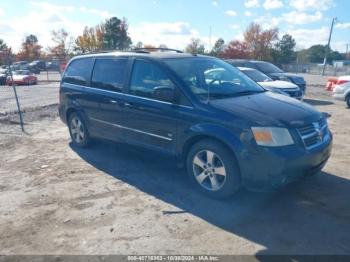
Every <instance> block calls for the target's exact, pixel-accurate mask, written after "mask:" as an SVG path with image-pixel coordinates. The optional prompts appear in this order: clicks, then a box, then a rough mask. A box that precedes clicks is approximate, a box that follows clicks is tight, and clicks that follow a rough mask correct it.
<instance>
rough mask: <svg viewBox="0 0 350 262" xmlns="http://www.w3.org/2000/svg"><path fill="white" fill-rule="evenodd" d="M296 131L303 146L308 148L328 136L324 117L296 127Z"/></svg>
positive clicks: (320, 143)
mask: <svg viewBox="0 0 350 262" xmlns="http://www.w3.org/2000/svg"><path fill="white" fill-rule="evenodd" d="M297 131H298V134H299V136H300V138H301V140H302V141H303V144H304V147H305V148H306V149H308V150H309V149H312V148H315V147H317V146H319V145H322V144H323V143H325V141H328V139H329V136H330V134H329V130H328V125H327V121H326V120H325V119H321V120H320V121H318V122H313V123H311V124H308V125H306V126H303V127H300V128H297Z"/></svg>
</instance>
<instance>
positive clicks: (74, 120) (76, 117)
mask: <svg viewBox="0 0 350 262" xmlns="http://www.w3.org/2000/svg"><path fill="white" fill-rule="evenodd" d="M68 128H69V134H70V137H71V139H72V142H73V144H74V145H76V146H78V147H88V146H89V145H90V142H91V138H90V135H89V132H88V129H87V127H86V125H85V122H84V120H83V118H82V117H81V115H80V114H78V113H77V112H73V113H71V114H70V115H69V120H68Z"/></svg>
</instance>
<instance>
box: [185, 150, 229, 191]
mask: <svg viewBox="0 0 350 262" xmlns="http://www.w3.org/2000/svg"><path fill="white" fill-rule="evenodd" d="M192 166H193V173H194V176H195V179H196V180H197V182H198V183H199V184H200V185H201V186H202V187H203V188H205V189H207V190H210V191H217V190H219V189H221V188H222V187H223V186H224V184H225V182H226V175H227V173H226V168H225V166H224V163H223V161H222V160H221V158H220V157H219V156H218V155H217V154H216V153H214V152H213V151H210V150H202V151H199V152H198V153H197V154H196V155H195V156H194V158H193V161H192Z"/></svg>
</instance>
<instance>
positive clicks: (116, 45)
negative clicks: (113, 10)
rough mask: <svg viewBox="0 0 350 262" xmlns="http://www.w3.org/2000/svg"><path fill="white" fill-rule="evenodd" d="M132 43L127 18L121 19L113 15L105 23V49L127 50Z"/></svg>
mask: <svg viewBox="0 0 350 262" xmlns="http://www.w3.org/2000/svg"><path fill="white" fill-rule="evenodd" d="M131 44H132V41H131V38H130V37H129V35H128V23H127V21H126V19H125V18H123V19H122V20H120V19H119V18H117V17H111V18H110V19H108V20H107V21H106V23H105V33H104V36H103V46H104V48H105V49H117V50H125V49H128V48H130V45H131Z"/></svg>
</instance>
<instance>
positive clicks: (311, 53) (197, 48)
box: [0, 17, 345, 64]
mask: <svg viewBox="0 0 350 262" xmlns="http://www.w3.org/2000/svg"><path fill="white" fill-rule="evenodd" d="M128 27H129V25H128V22H127V20H126V19H125V18H122V19H119V18H117V17H111V18H109V19H107V20H105V21H104V22H102V23H100V24H98V25H96V26H93V27H85V28H84V30H83V32H82V34H81V35H79V36H78V37H76V38H75V39H74V38H73V37H71V36H69V34H68V33H67V31H66V30H65V29H59V30H57V31H52V32H51V36H52V42H53V43H54V45H53V46H51V47H48V48H46V50H44V49H43V47H42V46H41V45H40V44H39V40H38V38H37V37H36V36H35V35H33V34H30V35H28V36H26V37H25V39H24V40H23V42H22V44H21V49H20V50H19V51H18V52H17V54H13V53H12V50H11V48H9V47H8V46H7V45H6V43H4V41H3V40H2V39H0V51H1V50H2V51H4V50H7V52H8V54H9V55H10V56H11V57H12V58H13V60H17V61H20V60H27V61H33V60H38V59H50V58H58V59H62V60H67V59H69V58H70V57H72V56H74V55H77V54H84V53H91V52H98V51H103V50H129V49H132V48H155V47H156V46H153V45H149V44H143V43H142V42H138V43H136V44H135V45H133V43H132V39H131V38H130V36H129V32H128ZM295 46H296V42H295V39H293V37H292V36H291V35H289V34H284V35H283V36H282V37H281V38H280V37H279V33H278V28H271V29H263V28H262V26H261V25H259V24H257V23H251V24H250V25H249V26H248V27H247V28H246V30H245V31H244V33H243V40H232V41H230V42H228V43H226V42H225V41H224V40H223V39H222V38H219V39H218V40H217V41H216V42H215V44H214V45H213V47H212V48H211V50H206V49H205V45H204V43H203V42H202V41H201V40H200V39H199V38H198V39H197V38H193V39H191V40H190V42H189V44H188V45H187V46H186V48H185V50H184V51H186V52H189V53H193V54H205V55H210V56H216V57H220V58H235V59H238V58H242V59H257V60H264V61H271V62H274V63H276V64H289V63H294V62H296V60H298V61H299V62H301V63H322V62H323V59H324V54H325V52H326V48H327V47H326V46H324V45H314V46H311V47H310V48H308V49H304V50H300V51H295ZM158 47H163V48H166V47H167V46H166V45H164V44H160V45H159V46H158ZM1 59H2V60H4V58H3V56H0V63H4V61H1ZM341 59H345V54H341V53H339V52H337V51H333V50H331V49H330V50H329V56H328V61H327V62H329V63H331V62H332V61H333V60H341Z"/></svg>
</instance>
